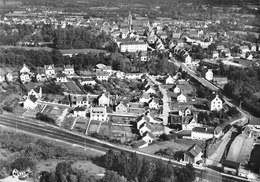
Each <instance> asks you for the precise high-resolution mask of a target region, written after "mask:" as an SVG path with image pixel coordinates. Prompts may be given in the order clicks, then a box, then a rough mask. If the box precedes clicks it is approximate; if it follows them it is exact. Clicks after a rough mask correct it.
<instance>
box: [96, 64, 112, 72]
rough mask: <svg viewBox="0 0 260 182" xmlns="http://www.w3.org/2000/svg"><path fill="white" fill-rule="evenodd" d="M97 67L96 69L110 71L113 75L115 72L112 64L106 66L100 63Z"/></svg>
mask: <svg viewBox="0 0 260 182" xmlns="http://www.w3.org/2000/svg"><path fill="white" fill-rule="evenodd" d="M95 67H96V68H97V69H96V71H105V72H108V73H109V75H112V73H113V70H112V67H111V66H106V65H104V64H101V63H99V64H97V65H96V66H95Z"/></svg>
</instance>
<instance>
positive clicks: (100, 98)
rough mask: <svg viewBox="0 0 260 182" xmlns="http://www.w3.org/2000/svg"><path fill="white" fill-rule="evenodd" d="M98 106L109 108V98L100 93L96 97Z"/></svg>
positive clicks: (105, 94)
mask: <svg viewBox="0 0 260 182" xmlns="http://www.w3.org/2000/svg"><path fill="white" fill-rule="evenodd" d="M97 100H98V105H99V106H109V102H110V98H109V95H108V94H107V93H102V94H101V95H99V96H98V97H97Z"/></svg>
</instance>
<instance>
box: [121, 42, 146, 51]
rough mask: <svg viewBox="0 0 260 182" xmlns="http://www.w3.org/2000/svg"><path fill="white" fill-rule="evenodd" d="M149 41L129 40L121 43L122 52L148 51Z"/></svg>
mask: <svg viewBox="0 0 260 182" xmlns="http://www.w3.org/2000/svg"><path fill="white" fill-rule="evenodd" d="M147 47H148V45H147V43H145V42H138V41H127V42H122V43H121V44H120V52H138V51H143V52H146V51H147Z"/></svg>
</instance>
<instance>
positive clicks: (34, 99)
mask: <svg viewBox="0 0 260 182" xmlns="http://www.w3.org/2000/svg"><path fill="white" fill-rule="evenodd" d="M29 99H30V100H31V101H32V102H36V101H37V98H36V97H35V96H34V95H29Z"/></svg>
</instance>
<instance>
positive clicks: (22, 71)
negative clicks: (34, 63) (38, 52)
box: [19, 64, 31, 74]
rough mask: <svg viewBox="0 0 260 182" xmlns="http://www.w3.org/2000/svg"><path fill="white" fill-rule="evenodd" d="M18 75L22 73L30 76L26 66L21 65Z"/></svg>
mask: <svg viewBox="0 0 260 182" xmlns="http://www.w3.org/2000/svg"><path fill="white" fill-rule="evenodd" d="M19 73H20V74H22V73H27V74H31V71H30V69H29V67H28V66H27V65H26V64H23V67H22V68H21V69H20V71H19Z"/></svg>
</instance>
